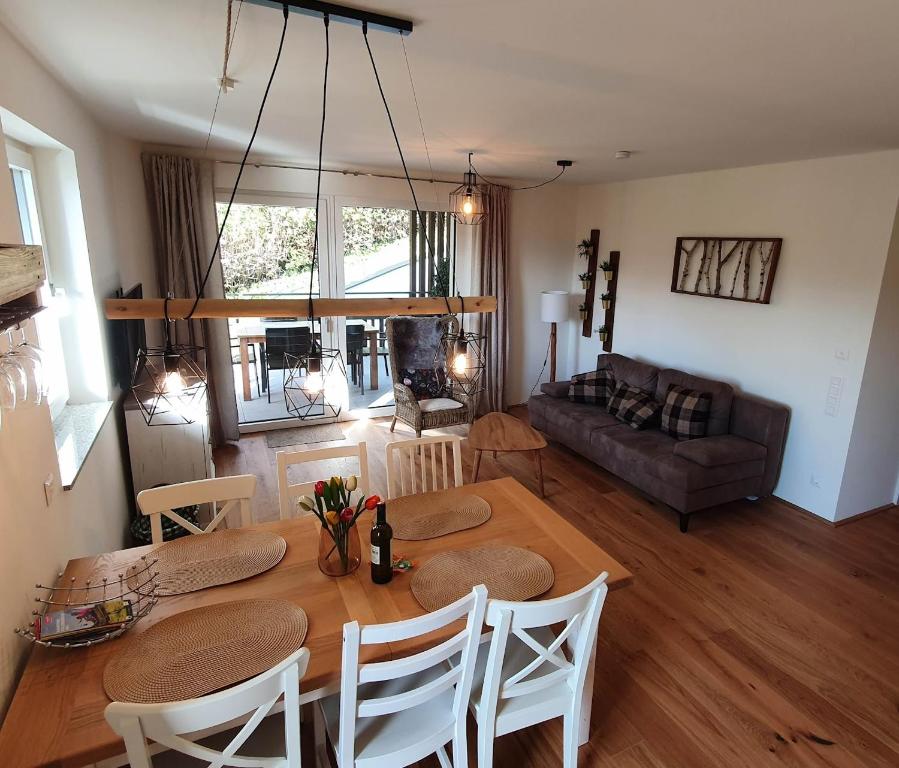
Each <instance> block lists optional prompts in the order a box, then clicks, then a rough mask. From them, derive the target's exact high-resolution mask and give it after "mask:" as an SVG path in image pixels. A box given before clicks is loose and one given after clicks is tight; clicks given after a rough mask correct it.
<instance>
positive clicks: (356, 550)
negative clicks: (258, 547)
mask: <svg viewBox="0 0 899 768" xmlns="http://www.w3.org/2000/svg"><path fill="white" fill-rule="evenodd" d="M358 485H359V481H358V480H357V478H356V476H355V475H351V476H350V477H348V478H346V479H344V478H342V477H332V478H331V479H330V480H328V481H325V480H319V481H318V482H317V483H316V484H315V498H314V499H310V498H309V497H308V496H301V497H300V498H299V499H298V500H297V506H299V507H300V509H302V510H303V511H305V512H312V513H313V514H314V515H315V516H316V517H317V518H318V519H319V522H320V523H321V524H322V535H321V544H320V547H319V567H320V568H321V569H322V571H324V572H325V573H328V574H330V575H344V574H347V573H350V572H352V571H354V570H355V569H356V568H358V567H359V563H360V562H361V554H360V545H359V532H358V531H357V530H356V528H355V525H356V520H358V519H359V515H361V514H362V512H363V511H364V510H366V509H367V510H372V509H374V508H375V507H377V506H378V504H380V503H381V498H380V497H379V496H368V497H366V496H364V495H362V494H360V495H359V498H358V499H357V500H356V501H355V502H354V501H353V492H354V491H355V490H356V488H357V487H358ZM335 555H336V558H337V560H334V556H335ZM332 563H333V565H331V564H332Z"/></svg>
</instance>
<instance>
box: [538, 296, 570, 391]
mask: <svg viewBox="0 0 899 768" xmlns="http://www.w3.org/2000/svg"><path fill="white" fill-rule="evenodd" d="M540 319H541V320H542V321H543V322H544V323H550V324H551V325H550V330H549V380H550V381H555V380H556V325H557V324H558V323H564V322H565V321H566V320H567V319H568V291H543V292H541V294H540Z"/></svg>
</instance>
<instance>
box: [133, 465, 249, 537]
mask: <svg viewBox="0 0 899 768" xmlns="http://www.w3.org/2000/svg"><path fill="white" fill-rule="evenodd" d="M254 493H256V476H255V475H234V476H232V477H215V478H212V479H210V480H193V481H191V482H189V483H175V484H174V485H164V486H162V487H160V488H147V490H145V491H141V492H140V493H139V494H137V504H138V506H139V507H140V511H141V512H142V513H143V514H144V515H149V516H150V530H151V532H152V535H153V543H154V544H160V543H162V517H161V516H162V515H165V516H166V517H167V518H169V519H170V520H173V521H174V522H176V523H177V524H178V525H180V526H181V527H182V528H186V529H187V530H188V531H190V532H191V533H209V532H210V531H214V530H215V529H216V528H217V527H218V525H219V524H220V523H221V522H222V520H224V519H225V518H226V517H227V516H228V514H229V513H230V512H231V511H232V510H233V509H234V508H235V507H239V508H240V524H241V525H242V526H244V525H252V524H253V515H252V511H251V509H250V499H251V498H252V497H253V494H254ZM222 502H224V505H223V506H222V508H221V509H218V504H220V503H222ZM195 504H211V505H212V520H211V521H210V522H209V525H207V526H206V527H205V528H199V527H197V526H196V525H194V524H193V523H192V522H190V521H189V520H185V519H184V518H183V517H181V515H179V514H178V513H177V512H175V511H174V510H176V509H179V508H181V507H192V506H194V505H195Z"/></svg>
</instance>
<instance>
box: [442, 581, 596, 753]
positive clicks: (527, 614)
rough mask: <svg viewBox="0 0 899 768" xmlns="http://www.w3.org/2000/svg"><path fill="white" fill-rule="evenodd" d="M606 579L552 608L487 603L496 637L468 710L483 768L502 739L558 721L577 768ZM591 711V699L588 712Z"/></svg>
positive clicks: (483, 657)
mask: <svg viewBox="0 0 899 768" xmlns="http://www.w3.org/2000/svg"><path fill="white" fill-rule="evenodd" d="M608 575H609V574H608V573H606V572H603V573H601V574H600V575H599V576H598V577H597V578H596V579H595V580H594V581H593V582H591V583H590V584H588V585H587V586H586V587H584V588H583V589H580V590H578V591H577V592H573V593H571V594H570V595H565V596H564V597H557V598H554V599H552V600H542V601H538V602H526V603H515V602H508V601H505V600H490V601H489V602H488V603H487V616H486V620H485V624H486V626H488V627H492V628H493V636H492V638H491V639H490V650H489V652H488V653H484V649H482V650H481V652H480V654H479V657H478V662H477V665H476V667H475V675H474V681H473V685H472V693H471V700H470V703H469V706H470V708H471V711H472V714H473V715H474V716H475V719H476V720H477V723H478V768H490V766H492V765H493V741H494V739H495V738H496V737H497V736H503V735H504V734H507V733H511V732H512V731H517V730H520V729H521V728H527V727H528V726H531V725H536V724H537V723H542V722H544V721H546V720H551V719H553V718H555V717H561V718H562V719H563V724H562V731H563V740H562V742H563V746H562V750H563V766H564V768H576V767H577V750H578V744H579V741H580V739H579V732H580V726H581V716H582V712H584V711H585V710H584V697H585V696H586V697H591V696H592V695H593V690H592V689H593V684H592V681H593V667H592V663H593V654H594V652H595V646H596V635H597V631H598V628H599V616H600V613H601V612H602V607H603V603H604V601H605V599H606V593H607V592H608V591H609V588H608V587H607V586H606V583H605V581H606V578H607V577H608ZM562 622H565V627H564V629H562V631H561V632H560V633H559V634H558V635H555V634H554V633H553V631H552V630H551V629H550V625H553V624H560V623H562ZM453 663H456V660H453ZM588 686H589V690H587V688H588ZM590 703H591V699H589V698H588V699H587V702H586V707H587V709H586V711H587V712H589V706H590Z"/></svg>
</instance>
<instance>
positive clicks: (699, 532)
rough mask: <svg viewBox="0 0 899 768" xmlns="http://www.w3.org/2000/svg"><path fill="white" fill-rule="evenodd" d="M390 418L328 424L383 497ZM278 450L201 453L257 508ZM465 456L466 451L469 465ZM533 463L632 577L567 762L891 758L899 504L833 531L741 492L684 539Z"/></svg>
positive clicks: (581, 473)
mask: <svg viewBox="0 0 899 768" xmlns="http://www.w3.org/2000/svg"><path fill="white" fill-rule="evenodd" d="M513 412H514V413H515V414H516V415H518V416H520V417H522V418H526V417H527V413H526V411H525V410H524V409H516V410H514V411H513ZM389 424H390V421H389V420H386V421H384V420H375V421H370V422H354V423H347V424H342V425H341V427H342V428H343V429H344V430H345V432H346V434H347V438H348V439H350V440H353V441H357V440H365V441H366V442H367V443H368V451H369V457H370V462H371V469H372V475H373V484H374V489H373V490H374V492H376V493H380V494H382V495H383V492H384V491H385V490H386V475H385V468H384V447H383V446H384V445H385V443H387V442H388V441H389V440H391V439H400V438H405V437H411V436H412V435H411V433H410V431H409V430H408V428H405V427H403V426H402V425H398V426H397V432H396V434H395V436H391V434H390V432H389V431H388V427H389ZM453 431H456V432H458V433H459V434H464V433H465V432H466V429H465V428H457V429H455V430H453ZM330 444H331V443H323V444H321V445H330ZM463 445H464V443H463ZM310 447H316V446H310ZM276 450H281V449H272V448H268V447H267V446H266V442H265V436H264V434H256V435H251V436H245V437H244V438H243V439H242V440H241V441H240V444H239V445H238V446H234V447H228V448H225V449H222V450H219V451H218V452H217V453H216V466H217V470H218V472H219V473H220V474H238V473H243V472H251V473H253V474H256V475H257V476H258V477H259V480H260V482H259V488H258V492H257V498H256V501H255V511H256V513H257V517H259V518H261V519H273V518H275V517H276V516H277V510H278V500H277V495H278V484H277V478H276V475H275V465H274V454H275V452H276ZM471 460H472V452H470V451H468V450H467V449H466V451H465V455H464V465H465V471H466V478H468V477H470V472H471ZM338 471H341V469H340V468H339V467H337V468H329V469H328V470H327V472H321V474H333V473H335V472H338ZM544 472H545V476H546V493H547V503H549V504H550V506H552V507H553V508H555V509H556V510H557V511H558V512H559V514H561V515H562V516H564V517H565V518H566V519H568V520H569V521H571V522H572V523H574V524H576V525H578V526H580V527H581V528H582V529H583V530H584V531H585V532H586V533H587V535H588V536H590V537H591V538H592V539H594V540H595V541H596V542H597V543H598V544H599V545H600V546H602V547H603V548H604V549H605V550H606V551H608V552H609V553H610V554H611V555H612V556H613V557H615V558H616V559H618V560H619V561H620V562H622V563H623V564H624V565H625V566H627V568H628V569H629V570H631V571H632V572H633V573H634V584H633V586H631V587H629V588H627V589H624V590H620V591H618V592H615V593H614V594H612V595H610V597H609V600H608V601H607V603H606V608H605V611H604V613H603V617H602V623H601V625H600V632H599V652H598V658H597V671H596V687H595V691H594V696H593V722H592V733H593V736H592V738H591V741H590V743H589V744H588V745H586V746H584V747H582V748H581V751H580V762H579V765H580V766H581V768H583V767H584V766H598V767H603V768H604V767H606V766H608V767H612V766H614V767H615V768H640V767H642V768H658V767H659V766H689V768H722V767H724V766H747V767H752V768H755V767H756V766H768V765H772V766H781V765H782V766H883V768H886V767H887V766H890V767H891V768H895V766H897V765H899V556H897V553H899V511H897V510H896V509H895V508H894V509H892V510H890V511H887V512H882V513H880V514H877V515H873V516H871V517H868V518H865V519H861V520H859V521H857V522H853V523H850V524H848V525H844V526H841V527H838V528H833V527H831V526H829V525H827V524H825V523H824V522H820V521H818V520H816V519H813V518H811V517H809V516H807V515H805V514H803V513H801V512H798V511H796V510H794V509H791V508H789V507H788V506H787V505H785V504H782V503H780V502H778V501H776V500H772V499H769V500H765V501H762V502H756V503H751V502H739V503H734V504H730V505H727V506H726V507H719V508H717V509H715V510H713V511H710V512H707V513H700V514H697V515H695V516H694V518H693V520H692V521H691V524H690V532H689V533H688V534H686V535H683V534H680V533H679V532H678V530H677V520H676V517H675V515H674V514H673V513H672V512H670V511H668V510H666V509H665V508H664V507H663V506H662V505H661V504H658V503H656V502H653V501H651V500H648V499H646V498H645V497H644V496H642V495H641V494H640V493H638V492H637V491H636V490H635V489H634V488H633V487H632V486H629V485H628V484H626V483H624V482H622V481H620V480H618V479H617V478H615V477H614V476H612V475H610V474H609V473H607V472H605V471H603V470H602V469H599V468H598V467H596V466H594V465H593V464H591V463H589V462H587V461H586V460H584V459H581V458H580V457H578V456H576V455H575V454H574V453H572V452H571V451H568V450H567V449H565V448H562V447H560V446H558V445H556V444H550V447H549V448H548V449H546V451H545V452H544ZM505 475H512V476H514V477H516V478H517V479H518V480H520V481H521V482H522V483H523V484H525V485H526V486H527V487H528V488H530V489H531V490H535V491H536V483H535V479H534V468H533V463H532V461H531V460H530V458H529V457H527V456H524V455H516V454H501V455H500V456H499V458H498V460H493V459H492V458H491V457H490V456H489V454H485V456H484V460H483V462H482V465H481V478H482V479H490V478H494V477H501V476H505ZM473 732H474V726H472V729H471V733H470V734H469V737H470V741H472V742H473ZM309 735H311V734H309ZM309 741H310V739H308V738H307V739H306V743H308V742H309ZM560 756H561V729H560V728H559V727H558V725H557V724H555V723H550V724H546V725H543V726H540V727H537V728H532V729H529V730H527V731H523V732H520V733H517V734H510V735H509V736H505V737H503V738H501V739H500V740H499V741H498V743H497V749H496V762H495V765H497V766H515V767H516V768H526V766H539V767H541V768H543V767H544V766H545V767H547V768H549V767H550V766H561V757H560ZM473 757H474V753H473V752H472V762H471V765H472V766H474V765H476V763H475V762H474V761H473ZM424 765H427V766H428V768H431V766H436V765H437V762H436V760H434V761H428V762H427V763H426V764H424Z"/></svg>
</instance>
